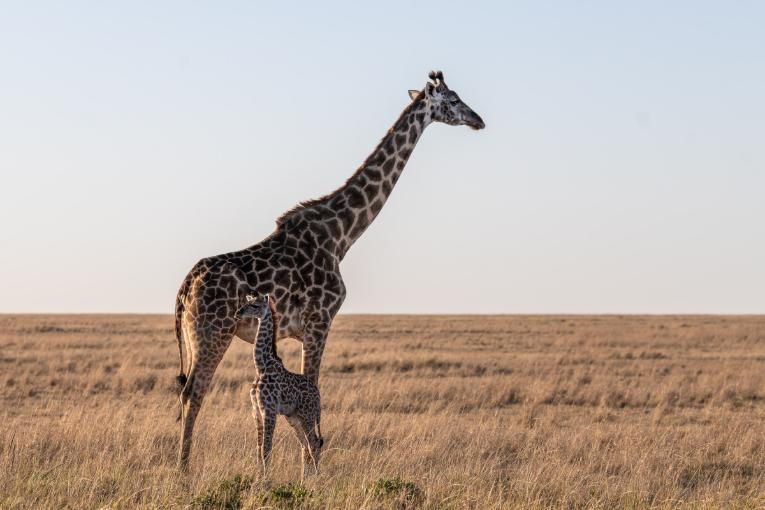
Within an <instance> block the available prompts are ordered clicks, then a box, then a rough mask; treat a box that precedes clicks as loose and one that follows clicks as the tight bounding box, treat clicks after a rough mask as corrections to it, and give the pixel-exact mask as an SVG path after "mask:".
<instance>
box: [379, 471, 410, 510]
mask: <svg viewBox="0 0 765 510" xmlns="http://www.w3.org/2000/svg"><path fill="white" fill-rule="evenodd" d="M369 491H370V492H371V494H372V496H374V497H376V498H378V499H389V498H390V499H396V500H398V501H399V502H400V503H401V504H402V506H404V507H406V506H415V505H418V504H419V503H421V502H422V491H421V490H420V488H419V487H417V485H415V484H414V483H413V482H406V481H404V480H402V479H401V477H399V476H394V477H382V478H378V479H377V480H376V481H375V482H374V483H373V484H372V485H371V486H370V488H369Z"/></svg>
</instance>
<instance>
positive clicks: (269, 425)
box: [260, 409, 276, 477]
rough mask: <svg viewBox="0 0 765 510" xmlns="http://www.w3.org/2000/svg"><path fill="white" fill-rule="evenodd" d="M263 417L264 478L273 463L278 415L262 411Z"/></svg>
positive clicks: (261, 454)
mask: <svg viewBox="0 0 765 510" xmlns="http://www.w3.org/2000/svg"><path fill="white" fill-rule="evenodd" d="M260 413H261V415H262V416H263V430H262V431H261V438H262V439H261V440H260V458H261V462H262V463H263V476H264V477H265V476H266V475H267V474H268V464H269V462H270V461H271V448H272V447H273V444H274V429H275V428H276V413H275V412H273V411H268V410H266V409H261V410H260Z"/></svg>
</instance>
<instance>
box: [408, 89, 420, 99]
mask: <svg viewBox="0 0 765 510" xmlns="http://www.w3.org/2000/svg"><path fill="white" fill-rule="evenodd" d="M419 95H420V91H419V90H410V91H409V98H410V99H411V100H412V101H414V100H415V99H417V96H419Z"/></svg>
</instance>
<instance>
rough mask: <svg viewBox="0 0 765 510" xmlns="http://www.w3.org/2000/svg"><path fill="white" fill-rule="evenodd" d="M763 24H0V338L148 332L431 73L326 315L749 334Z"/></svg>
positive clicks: (77, 16)
mask: <svg viewBox="0 0 765 510" xmlns="http://www.w3.org/2000/svg"><path fill="white" fill-rule="evenodd" d="M763 22H765V4H763V3H760V2H753V1H752V2H743V1H742V2H703V1H702V2H689V1H679V2H671V3H668V2H658V1H649V2H640V3H637V2H577V3H576V5H575V3H574V2H544V3H542V2H497V3H491V2H484V3H481V2H478V3H474V4H472V5H470V6H467V5H465V4H458V3H454V2H429V1H420V2H416V3H412V4H411V5H410V4H409V3H407V2H384V3H378V4H375V5H363V4H362V3H359V2H355V3H354V2H322V3H320V4H319V3H308V2H306V3H302V4H293V5H290V6H289V7H288V6H286V5H281V4H277V3H259V2H244V1H241V2H225V3H222V2H218V3H212V2H210V3H189V2H180V1H175V2H129V3H120V4H117V3H96V2H78V1H75V2H66V3H61V2H23V3H22V2H18V3H10V4H6V5H4V9H3V15H2V16H0V48H2V49H1V50H0V69H2V79H1V80H0V173H1V175H2V186H0V247H2V249H0V267H1V268H2V269H1V270H0V271H1V272H0V277H1V278H2V285H0V289H1V290H0V313H2V312H170V311H171V310H172V305H173V299H174V296H175V292H176V290H177V288H178V286H179V284H180V282H181V280H182V279H183V277H184V275H185V274H186V272H187V271H188V270H189V268H190V267H191V266H192V265H193V264H194V263H195V262H196V261H197V260H198V259H199V258H201V257H204V256H207V255H213V254H217V253H222V252H226V251H231V250H236V249H239V248H243V247H245V246H248V245H251V244H254V243H255V242H257V241H258V240H260V239H262V238H263V237H265V236H267V235H268V234H269V233H270V232H271V231H272V230H273V227H274V219H275V218H276V217H277V216H278V215H279V214H280V213H281V212H283V211H284V210H286V209H288V208H290V207H292V206H293V205H294V204H296V203H297V202H299V201H301V200H305V199H309V198H315V197H317V196H320V195H323V194H325V193H326V192H329V191H331V190H333V189H335V188H336V187H337V186H338V185H340V184H341V183H343V182H344V180H345V179H346V178H347V176H348V175H350V174H351V173H352V172H353V171H354V170H355V169H356V168H357V166H358V165H359V164H360V163H361V162H362V161H363V160H364V158H365V157H366V155H367V154H368V153H369V152H370V151H371V150H372V148H373V147H374V146H375V144H376V143H377V142H378V141H379V139H380V138H381V137H382V135H383V134H384V133H385V131H386V129H387V128H388V127H389V126H390V124H391V123H392V122H393V121H394V120H395V119H396V117H397V116H398V114H399V113H400V111H401V110H402V109H403V108H404V107H405V106H406V104H407V101H408V98H407V89H410V88H421V87H422V86H423V85H424V83H425V81H426V75H427V72H428V71H429V70H430V69H442V70H443V71H444V74H445V78H446V82H447V83H448V84H449V85H450V86H451V87H452V88H453V89H455V90H456V91H457V92H458V93H459V94H460V96H461V97H462V98H463V99H464V100H465V102H466V103H468V104H469V105H470V106H471V107H473V108H474V109H475V110H476V111H477V112H478V113H479V114H480V115H481V116H482V117H483V118H484V120H485V121H486V125H487V127H486V129H485V130H483V131H480V132H474V131H471V130H469V129H467V128H464V127H462V128H455V127H450V126H444V125H433V126H431V127H429V128H428V130H427V132H426V133H425V135H424V136H423V138H422V140H421V141H420V143H419V145H418V146H417V148H416V149H415V151H414V154H413V155H412V158H411V159H410V162H409V164H408V166H407V168H406V169H405V171H404V174H403V176H402V178H401V180H400V181H399V184H398V186H397V187H396V189H395V190H394V192H393V195H392V197H391V199H390V200H389V201H388V203H387V204H386V206H385V208H384V209H383V211H382V213H381V214H380V216H379V217H378V219H377V221H376V222H375V223H374V224H373V225H372V227H370V229H369V230H368V231H367V232H366V233H365V235H364V236H363V237H362V238H361V239H360V240H359V242H358V243H357V244H356V245H355V246H354V247H353V248H352V250H351V251H350V253H349V254H348V256H347V258H346V260H345V261H344V263H343V274H344V278H345V281H346V285H347V287H348V292H349V295H348V299H347V300H346V302H345V305H344V306H343V309H342V312H346V313H360V312H380V313H384V312H406V313H455V312H456V313H459V312H469V313H765V291H764V290H763V289H765V264H763V261H765V221H763V220H765V199H764V198H763V196H764V195H765V144H764V143H763V134H765V94H763V91H765V32H764V31H763V30H762V26H763Z"/></svg>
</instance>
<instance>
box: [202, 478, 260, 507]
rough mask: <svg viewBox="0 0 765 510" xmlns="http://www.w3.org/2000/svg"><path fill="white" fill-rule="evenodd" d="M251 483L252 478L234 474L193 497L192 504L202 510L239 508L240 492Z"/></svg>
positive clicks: (240, 504)
mask: <svg viewBox="0 0 765 510" xmlns="http://www.w3.org/2000/svg"><path fill="white" fill-rule="evenodd" d="M251 485H252V478H250V477H243V476H241V475H236V476H235V477H234V478H231V479H230V480H223V481H222V482H220V483H219V484H218V485H217V486H215V487H212V488H211V489H208V490H207V491H205V492H204V493H203V494H200V495H199V496H197V497H196V498H194V501H193V502H192V506H193V507H194V508H201V509H202V510H219V509H220V510H239V508H241V506H242V493H243V492H245V491H246V490H247V489H249V488H250V486H251Z"/></svg>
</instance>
